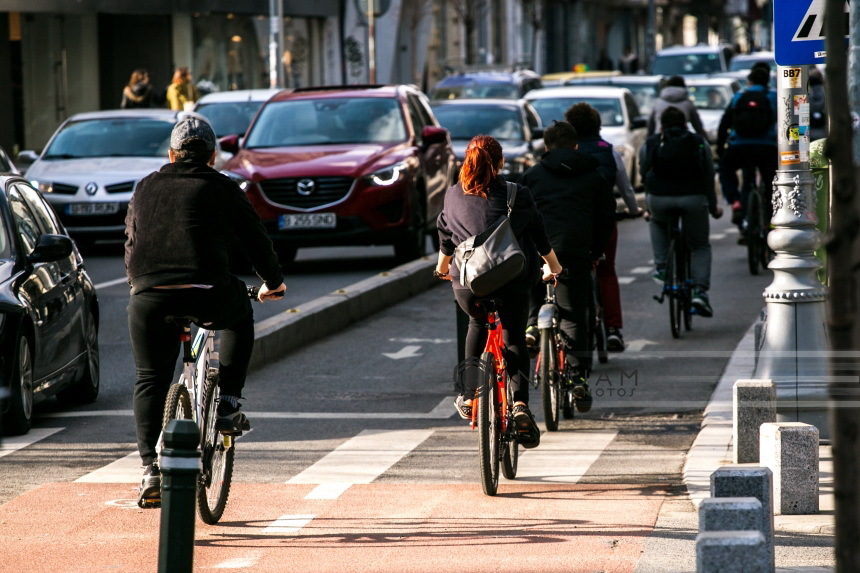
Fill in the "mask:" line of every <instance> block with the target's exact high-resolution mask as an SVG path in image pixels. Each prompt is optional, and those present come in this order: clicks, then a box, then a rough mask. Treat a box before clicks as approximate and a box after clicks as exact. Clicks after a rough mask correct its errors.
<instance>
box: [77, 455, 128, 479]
mask: <svg viewBox="0 0 860 573" xmlns="http://www.w3.org/2000/svg"><path fill="white" fill-rule="evenodd" d="M142 473H143V466H142V465H141V461H140V454H138V453H137V452H134V453H133V454H128V455H127V456H125V457H124V458H120V459H118V460H115V461H113V462H111V463H109V464H108V465H106V466H103V467H100V468H99V469H97V470H95V471H92V472H90V473H88V474H86V475H82V476H81V477H79V478H78V479H76V480H75V481H76V482H80V483H138V482H140V476H141V475H142Z"/></svg>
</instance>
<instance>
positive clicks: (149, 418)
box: [128, 277, 254, 465]
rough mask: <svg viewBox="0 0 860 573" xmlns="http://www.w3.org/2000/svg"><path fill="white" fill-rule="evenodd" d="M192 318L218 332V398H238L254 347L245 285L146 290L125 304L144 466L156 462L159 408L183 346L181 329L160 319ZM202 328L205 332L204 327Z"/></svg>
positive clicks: (251, 315)
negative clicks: (222, 395) (169, 317)
mask: <svg viewBox="0 0 860 573" xmlns="http://www.w3.org/2000/svg"><path fill="white" fill-rule="evenodd" d="M168 315H173V316H194V317H197V318H198V319H199V321H200V322H201V323H210V322H211V323H212V325H211V328H213V329H215V330H221V339H220V343H219V348H218V351H219V359H220V368H219V373H220V383H219V387H220V389H221V393H222V394H225V395H232V396H241V394H242V388H243V387H244V385H245V375H246V374H247V372H248V365H249V364H250V363H251V351H252V350H253V348H254V311H253V309H252V308H251V300H250V298H248V295H247V291H246V289H245V284H244V283H243V282H242V281H240V280H239V279H238V278H235V277H233V279H232V282H231V283H230V284H229V285H228V286H225V287H221V288H211V289H202V288H189V289H169V290H167V289H150V290H146V291H143V292H141V293H138V294H133V295H131V297H130V298H129V303H128V330H129V334H130V335H131V348H132V352H133V353H134V362H135V384H134V402H133V408H134V420H135V424H136V426H137V448H138V451H139V453H140V457H141V460H142V461H143V465H148V464H150V463H152V462H153V461H154V460H155V459H156V458H157V452H156V451H155V446H156V443H157V442H158V436H159V434H160V432H161V421H162V414H163V413H164V403H165V400H166V398H167V392H168V390H169V388H170V385H171V384H172V383H173V381H174V380H175V376H176V371H177V359H178V358H179V355H180V352H181V346H182V343H181V342H180V340H179V333H180V329H179V327H177V326H176V325H175V324H173V323H168V322H166V321H165V320H164V318H165V317H166V316H168ZM207 328H209V327H208V326H207Z"/></svg>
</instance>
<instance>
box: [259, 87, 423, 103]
mask: <svg viewBox="0 0 860 573" xmlns="http://www.w3.org/2000/svg"><path fill="white" fill-rule="evenodd" d="M405 89H410V88H409V86H406V85H381V84H372V85H346V86H314V87H306V88H296V89H294V90H292V91H289V90H283V91H281V92H279V93H277V94H275V95H274V96H273V97H272V99H271V101H285V100H293V99H320V98H342V97H356V96H361V97H382V98H393V97H397V96H398V95H399V94H400V92H401V91H402V90H405Z"/></svg>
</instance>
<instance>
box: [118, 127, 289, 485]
mask: <svg viewBox="0 0 860 573" xmlns="http://www.w3.org/2000/svg"><path fill="white" fill-rule="evenodd" d="M216 147H217V146H216V139H215V133H214V132H213V131H212V128H211V127H210V125H209V124H208V123H207V122H206V121H205V120H204V119H202V118H200V117H198V116H190V117H186V118H184V119H182V120H180V121H179V122H178V123H177V124H176V126H175V127H174V129H173V132H172V133H171V136H170V150H169V159H170V163H168V164H166V165H164V166H163V167H162V168H161V169H160V170H159V171H156V172H155V173H152V174H150V175H148V176H146V177H145V178H144V179H142V180H141V181H140V183H139V184H138V186H137V189H136V190H135V193H134V197H132V200H131V202H130V203H129V206H128V215H127V216H126V220H125V223H126V231H125V233H126V242H125V266H126V273H127V276H128V282H129V284H130V285H131V296H130V297H129V304H128V326H129V333H130V335H131V345H132V351H133V353H134V361H135V378H136V379H135V386H134V418H135V424H136V426H137V447H138V452H139V453H140V457H141V461H142V462H143V465H144V474H143V480H142V482H141V488H140V497H141V499H157V498H158V496H159V495H160V486H161V475H160V472H159V469H158V464H157V454H156V445H157V442H158V437H159V434H160V432H161V423H162V414H163V412H164V403H165V399H166V397H167V392H168V389H169V387H170V384H171V382H172V380H173V373H174V369H175V366H176V359H177V357H178V355H179V350H180V344H181V342H180V340H179V336H178V331H177V329H178V327H177V326H176V325H175V324H173V323H169V322H167V321H165V317H166V316H169V315H173V316H194V317H196V319H197V320H196V322H198V323H200V324H206V325H207V327H208V328H212V329H216V330H221V331H222V335H221V344H220V368H219V375H220V383H219V388H220V391H221V401H220V402H219V404H218V416H219V417H218V421H217V427H218V430H219V431H221V432H222V433H225V434H233V435H237V434H240V433H241V432H242V431H247V430H248V429H250V424H249V422H248V419H247V418H246V417H245V415H244V414H243V413H242V410H241V404H239V402H238V400H239V398H240V397H241V395H242V388H243V387H244V385H245V376H246V373H247V371H248V365H249V364H250V360H251V351H252V349H253V345H254V313H253V309H252V308H251V302H250V300H249V299H248V295H247V292H246V287H245V284H244V283H243V282H242V281H241V280H239V278H238V277H236V276H234V275H232V274H231V273H230V271H229V267H230V252H231V244H232V241H233V240H234V239H237V240H238V242H239V243H240V246H241V248H242V249H243V251H244V252H245V254H246V255H247V256H248V258H249V259H250V261H251V262H252V263H253V265H254V268H255V269H257V273H258V275H259V276H260V278H261V279H262V280H263V281H264V283H265V284H264V285H263V286H262V287H261V288H260V293H259V300H260V301H264V300H267V299H271V298H275V296H276V295H275V294H274V293H283V291H285V290H286V288H287V287H286V286H285V285H284V283H283V275H282V273H281V267H280V265H279V264H278V257H277V255H276V254H275V251H274V249H273V247H272V242H271V240H270V239H269V237H268V234H267V233H266V230H265V228H264V227H263V224H262V222H261V221H260V218H259V216H258V215H257V214H256V212H255V211H254V209H253V207H252V206H251V203H250V202H249V201H248V199H247V197H246V196H245V194H244V193H243V192H242V190H241V189H240V188H239V187H238V186H237V185H236V183H234V182H233V181H231V180H230V179H229V178H228V177H226V176H224V175H222V174H220V173H218V172H217V171H215V170H214V169H213V168H212V166H213V165H214V163H215V156H216V153H217V151H216Z"/></svg>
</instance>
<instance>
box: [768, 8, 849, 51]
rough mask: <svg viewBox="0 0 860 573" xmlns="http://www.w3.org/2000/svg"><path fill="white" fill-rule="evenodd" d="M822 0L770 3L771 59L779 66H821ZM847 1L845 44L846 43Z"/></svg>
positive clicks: (846, 28) (822, 36) (823, 48)
mask: <svg viewBox="0 0 860 573" xmlns="http://www.w3.org/2000/svg"><path fill="white" fill-rule="evenodd" d="M825 3H826V2H825V0H773V41H774V56H775V59H776V63H777V64H779V65H780V66H802V65H807V64H823V63H824V62H825V57H826V56H827V52H826V51H825V50H826V48H825V47H824V5H825ZM848 15H849V12H848V0H845V39H846V40H845V42H846V44H847V43H848V31H849V27H848Z"/></svg>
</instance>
